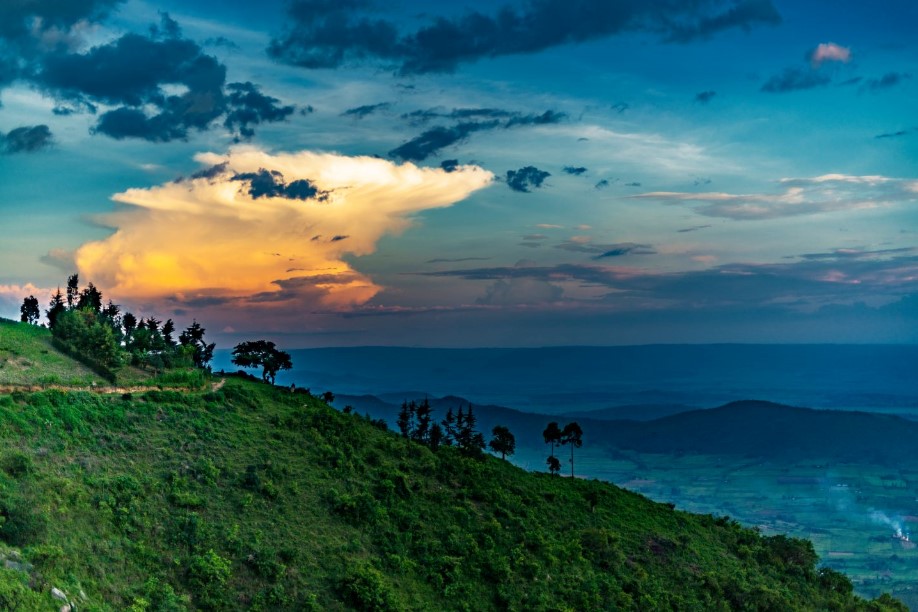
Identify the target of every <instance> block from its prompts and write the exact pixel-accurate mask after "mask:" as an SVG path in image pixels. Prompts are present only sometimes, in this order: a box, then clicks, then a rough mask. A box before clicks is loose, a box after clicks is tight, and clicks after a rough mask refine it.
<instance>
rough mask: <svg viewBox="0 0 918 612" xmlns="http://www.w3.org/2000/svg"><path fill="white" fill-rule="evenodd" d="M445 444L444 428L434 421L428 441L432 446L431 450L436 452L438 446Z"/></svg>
mask: <svg viewBox="0 0 918 612" xmlns="http://www.w3.org/2000/svg"><path fill="white" fill-rule="evenodd" d="M442 444H443V428H442V427H440V425H439V424H438V423H434V424H433V425H431V426H430V436H429V439H428V442H427V445H428V446H430V450H432V451H434V452H436V450H437V449H438V448H440V446H441V445H442Z"/></svg>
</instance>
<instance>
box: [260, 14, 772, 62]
mask: <svg viewBox="0 0 918 612" xmlns="http://www.w3.org/2000/svg"><path fill="white" fill-rule="evenodd" d="M372 8H373V7H372V6H371V3H370V2H368V1H364V0H348V1H346V2H338V3H332V2H329V0H292V1H291V2H290V3H289V4H288V12H289V17H290V19H289V22H290V25H289V26H288V28H287V29H286V31H285V32H283V33H282V34H281V35H280V36H278V37H276V38H274V39H273V40H272V41H271V44H270V45H269V47H268V53H269V54H270V55H271V56H272V57H274V58H276V59H278V60H280V61H283V62H286V63H289V64H294V65H298V66H303V67H306V68H334V67H337V66H340V65H342V64H344V63H346V62H349V61H361V60H382V61H384V62H388V63H391V64H393V65H395V66H397V70H398V71H399V72H400V73H402V74H421V73H426V72H452V71H454V70H455V69H456V68H457V67H458V65H459V64H462V63H469V62H475V61H478V60H480V59H484V58H493V57H500V56H504V55H517V54H525V53H537V52H540V51H543V50H545V49H548V48H551V47H555V46H558V45H563V44H572V43H581V42H586V41H590V40H596V39H599V38H604V37H607V36H614V35H617V34H621V33H624V32H634V31H650V32H654V33H656V34H658V35H660V36H661V37H662V38H663V39H664V40H667V41H669V42H689V41H692V40H695V39H699V38H707V37H709V36H711V35H713V34H716V33H717V32H720V31H722V30H726V29H732V28H742V29H749V28H750V27H752V26H754V25H758V24H771V25H774V24H777V23H780V21H781V17H780V15H779V14H778V12H777V10H776V9H775V7H774V5H773V4H772V3H771V1H770V0H733V1H730V0H709V1H705V2H683V1H681V0H653V1H646V2H638V1H635V0H529V1H528V2H526V3H525V4H524V5H523V6H522V7H516V6H511V5H504V6H501V7H498V8H497V9H496V11H495V13H494V14H485V13H482V12H478V11H468V12H466V13H464V14H463V15H462V16H459V17H455V18H445V17H435V18H433V19H432V22H431V23H430V24H428V25H425V26H422V27H420V28H419V29H417V30H416V31H414V32H409V33H404V32H400V31H399V28H398V27H397V26H396V24H395V23H394V22H392V21H388V20H386V19H384V18H379V17H376V16H374V15H372V14H371V9H372Z"/></svg>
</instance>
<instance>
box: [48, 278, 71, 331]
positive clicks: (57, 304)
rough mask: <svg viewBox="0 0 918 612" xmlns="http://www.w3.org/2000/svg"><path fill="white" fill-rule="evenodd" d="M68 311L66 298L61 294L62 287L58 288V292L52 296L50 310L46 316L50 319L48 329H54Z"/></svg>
mask: <svg viewBox="0 0 918 612" xmlns="http://www.w3.org/2000/svg"><path fill="white" fill-rule="evenodd" d="M66 310H67V307H66V306H64V296H63V294H62V293H61V290H60V287H58V289H57V292H56V293H55V294H54V295H52V296H51V303H50V304H48V310H46V311H45V316H46V317H48V327H49V328H51V329H54V326H55V325H56V324H57V319H58V317H59V316H60V314H61V313H62V312H65V311H66Z"/></svg>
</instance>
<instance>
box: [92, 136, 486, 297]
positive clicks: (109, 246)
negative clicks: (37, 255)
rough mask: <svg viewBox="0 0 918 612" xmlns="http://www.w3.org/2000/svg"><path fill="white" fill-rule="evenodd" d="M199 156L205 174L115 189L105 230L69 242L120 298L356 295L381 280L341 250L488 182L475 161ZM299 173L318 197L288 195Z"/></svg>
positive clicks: (365, 250)
mask: <svg viewBox="0 0 918 612" xmlns="http://www.w3.org/2000/svg"><path fill="white" fill-rule="evenodd" d="M197 159H198V161H199V162H201V163H202V164H203V165H205V166H206V167H207V168H209V171H207V172H206V176H200V177H197V178H189V179H182V180H180V181H177V182H170V183H166V184H163V185H160V186H157V187H152V188H148V189H140V188H138V189H130V190H128V191H125V192H123V193H119V194H116V195H115V196H114V200H115V201H116V202H119V203H121V204H124V205H126V206H127V207H126V208H125V209H123V210H119V211H116V212H114V213H112V214H110V215H108V216H107V217H105V218H104V219H103V221H104V222H106V223H107V224H108V225H110V226H111V227H112V228H114V230H115V231H114V233H113V234H112V235H111V236H109V237H108V238H105V239H103V240H99V241H95V242H89V243H86V244H84V245H83V246H81V247H80V248H79V249H78V250H77V252H76V256H75V259H76V263H77V266H78V270H79V272H80V274H81V275H83V276H84V277H85V278H92V279H93V280H94V282H95V283H96V284H97V285H99V286H101V287H105V288H106V290H107V291H108V292H110V293H111V294H113V295H114V296H117V297H118V298H119V299H131V300H151V301H155V300H171V301H172V304H173V306H175V307H183V308H187V307H188V305H189V304H194V303H196V302H197V301H200V300H205V301H207V303H209V304H211V305H213V307H218V306H221V305H223V306H221V307H225V308H234V309H240V308H246V307H249V306H251V305H252V304H253V303H257V304H261V305H262V306H263V307H272V306H271V305H274V306H276V305H278V304H281V303H288V304H289V303H294V304H295V305H297V307H302V308H310V307H322V308H332V309H335V308H344V307H348V306H349V305H353V304H362V303H365V302H366V301H367V300H369V299H370V298H372V297H373V296H374V295H376V293H377V292H378V291H379V290H380V287H379V286H378V285H376V284H375V283H374V282H373V281H372V280H371V279H370V278H368V277H367V276H365V275H363V274H361V273H360V272H357V271H356V270H354V269H353V268H352V266H351V264H350V263H348V261H345V258H350V257H355V256H356V257H359V256H361V255H366V254H369V253H372V252H373V251H374V250H375V249H376V245H377V243H378V241H379V240H380V238H382V237H383V236H384V235H387V234H398V233H400V232H402V231H404V230H405V229H407V228H408V227H409V226H410V225H411V218H412V216H413V215H414V214H416V213H419V212H421V211H423V210H428V209H432V208H440V207H446V206H450V205H452V204H454V203H455V202H458V201H460V200H462V199H464V198H465V197H467V196H468V195H469V194H471V193H472V192H474V191H476V190H479V189H482V188H483V187H485V186H487V185H488V184H489V183H490V182H491V181H492V180H493V175H491V174H490V173H489V172H486V171H485V170H482V169H481V168H478V167H475V166H462V167H460V168H459V169H457V170H456V171H455V172H451V173H447V172H444V171H443V170H439V169H433V168H418V167H416V166H414V165H413V164H403V165H396V164H394V163H392V162H389V161H386V160H382V159H375V158H369V157H346V156H342V155H334V154H318V153H312V152H309V151H303V152H299V153H285V154H277V155H271V154H268V153H265V152H262V151H260V150H258V149H255V148H251V147H237V148H234V149H233V150H231V151H230V153H228V154H226V155H218V154H214V153H206V154H201V155H198V156H197ZM215 168H218V169H220V170H214V169H215ZM259 181H261V182H259ZM307 181H308V184H309V185H310V186H311V188H312V189H315V190H316V195H314V196H312V197H306V199H303V198H302V197H291V194H290V193H289V192H290V190H291V188H293V189H295V190H296V189H299V187H294V186H295V185H298V184H299V182H303V183H305V182H307ZM303 189H304V190H305V189H306V187H305V186H303ZM320 193H325V194H327V199H325V200H323V199H322V198H320V197H319V196H318V194H320ZM294 195H295V196H307V193H306V191H297V193H296V194H294ZM323 236H326V237H328V238H323ZM313 237H316V239H315V240H313V239H312V238H313Z"/></svg>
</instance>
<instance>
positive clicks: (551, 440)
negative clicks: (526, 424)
mask: <svg viewBox="0 0 918 612" xmlns="http://www.w3.org/2000/svg"><path fill="white" fill-rule="evenodd" d="M542 437H543V438H544V439H545V444H551V456H552V457H554V456H555V445H557V444H560V443H561V429H560V428H559V427H558V424H557V423H555V422H554V421H552V422H551V423H549V424H548V427H546V428H545V431H543V432H542Z"/></svg>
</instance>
